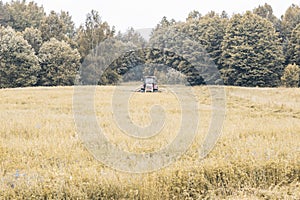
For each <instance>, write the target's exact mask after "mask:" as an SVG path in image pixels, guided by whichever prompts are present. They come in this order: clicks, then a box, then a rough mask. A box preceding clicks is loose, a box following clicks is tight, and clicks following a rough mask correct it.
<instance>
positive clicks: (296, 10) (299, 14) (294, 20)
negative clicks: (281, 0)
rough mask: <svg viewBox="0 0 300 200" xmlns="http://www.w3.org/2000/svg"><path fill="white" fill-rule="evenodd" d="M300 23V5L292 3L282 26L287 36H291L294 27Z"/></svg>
mask: <svg viewBox="0 0 300 200" xmlns="http://www.w3.org/2000/svg"><path fill="white" fill-rule="evenodd" d="M299 23H300V7H299V6H298V5H295V4H292V5H291V6H290V7H289V8H288V9H287V10H286V12H285V14H284V15H283V17H282V28H283V32H284V35H285V37H286V38H288V39H289V38H290V37H291V34H292V31H293V29H294V28H295V27H296V26H297V25H298V24H299Z"/></svg>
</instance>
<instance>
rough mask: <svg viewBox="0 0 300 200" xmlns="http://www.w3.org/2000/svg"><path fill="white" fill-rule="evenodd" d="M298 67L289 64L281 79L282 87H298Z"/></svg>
mask: <svg viewBox="0 0 300 200" xmlns="http://www.w3.org/2000/svg"><path fill="white" fill-rule="evenodd" d="M299 75H300V67H299V66H298V65H296V64H293V65H292V64H289V65H288V66H287V67H286V68H285V69H284V72H283V76H282V77H281V82H282V85H283V86H285V87H298V86H300V85H299V83H300V82H299V80H300V79H299Z"/></svg>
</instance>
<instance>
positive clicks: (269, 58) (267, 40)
mask: <svg viewBox="0 0 300 200" xmlns="http://www.w3.org/2000/svg"><path fill="white" fill-rule="evenodd" d="M283 60H284V59H283V53H282V46H281V42H280V39H279V37H278V33H276V31H275V29H274V27H273V25H272V23H271V22H269V21H268V20H266V19H263V18H261V17H260V16H258V15H255V14H253V13H251V12H247V13H246V14H244V15H243V16H242V15H239V14H237V15H234V16H233V17H232V18H231V20H230V21H229V24H228V26H227V29H226V35H225V37H224V40H223V42H222V57H221V62H222V65H223V67H224V68H223V69H222V70H221V71H222V74H223V79H224V82H225V84H227V85H236V86H248V87H251V86H262V87H268V86H271V87H274V86H278V85H279V84H280V77H281V75H282V71H283V67H282V63H283Z"/></svg>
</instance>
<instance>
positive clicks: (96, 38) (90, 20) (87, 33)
mask: <svg viewBox="0 0 300 200" xmlns="http://www.w3.org/2000/svg"><path fill="white" fill-rule="evenodd" d="M114 32H115V31H114V28H112V29H111V28H110V27H109V25H108V23H107V22H102V20H101V18H100V16H99V13H98V12H97V11H95V10H92V11H91V13H89V14H88V15H87V17H86V21H85V25H84V26H83V25H81V26H80V27H79V29H78V30H77V36H76V41H77V44H78V47H79V48H78V50H79V52H80V54H81V56H82V58H83V59H84V58H85V57H86V56H87V55H88V54H89V53H90V50H92V49H94V48H95V47H97V45H98V44H99V43H100V42H102V41H104V40H105V39H107V38H109V37H112V36H113V35H114Z"/></svg>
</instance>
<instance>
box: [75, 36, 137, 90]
mask: <svg viewBox="0 0 300 200" xmlns="http://www.w3.org/2000/svg"><path fill="white" fill-rule="evenodd" d="M134 49H137V47H136V46H134V44H133V43H124V42H122V41H121V40H118V39H116V38H108V39H106V40H105V41H103V42H101V43H99V45H98V46H97V47H95V48H94V49H93V50H92V51H90V53H89V54H88V55H87V56H86V57H85V59H84V61H83V62H82V65H81V68H80V82H81V83H82V84H84V85H96V84H99V83H100V84H109V83H114V82H115V81H116V80H117V76H116V74H115V73H113V72H112V73H108V74H107V76H106V77H105V80H104V79H102V80H100V77H101V76H102V75H103V73H104V71H105V70H106V69H107V68H108V67H109V65H110V64H111V63H112V62H113V61H114V60H115V59H117V58H119V57H120V56H122V54H124V53H125V52H127V51H130V50H134Z"/></svg>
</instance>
